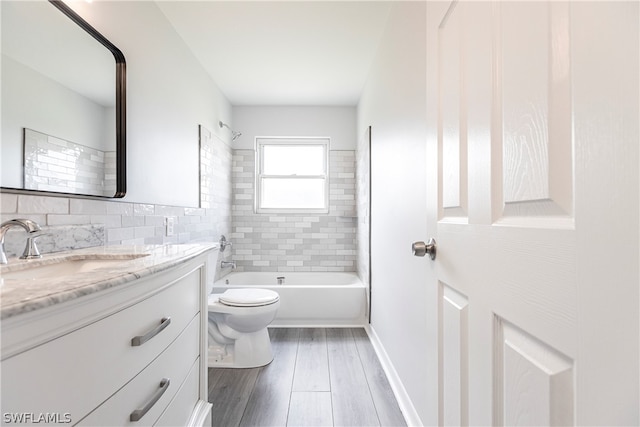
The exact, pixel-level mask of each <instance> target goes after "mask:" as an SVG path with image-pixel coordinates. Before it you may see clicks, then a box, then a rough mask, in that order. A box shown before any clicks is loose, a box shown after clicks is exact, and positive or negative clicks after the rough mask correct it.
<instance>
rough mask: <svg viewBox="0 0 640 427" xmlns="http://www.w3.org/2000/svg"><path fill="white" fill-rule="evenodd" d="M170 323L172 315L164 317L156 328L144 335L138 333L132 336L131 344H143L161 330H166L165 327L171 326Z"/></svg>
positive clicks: (133, 345)
mask: <svg viewBox="0 0 640 427" xmlns="http://www.w3.org/2000/svg"><path fill="white" fill-rule="evenodd" d="M170 323H171V318H170V317H163V318H162V321H160V324H159V325H158V326H156V327H155V328H153V330H151V331H149V332H147V333H146V334H144V335H138V336H137V337H133V338H131V346H132V347H136V346H139V345H142V344H144V343H146V342H147V341H149V340H150V339H151V338H153V337H155V336H156V335H158V334H159V333H160V332H162V331H163V330H164V328H166V327H167V326H169V324H170Z"/></svg>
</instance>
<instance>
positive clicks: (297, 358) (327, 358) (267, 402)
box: [209, 328, 406, 427]
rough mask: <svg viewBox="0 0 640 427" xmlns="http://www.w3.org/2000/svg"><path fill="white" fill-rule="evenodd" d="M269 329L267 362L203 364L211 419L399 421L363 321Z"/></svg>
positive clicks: (221, 424) (274, 426)
mask: <svg viewBox="0 0 640 427" xmlns="http://www.w3.org/2000/svg"><path fill="white" fill-rule="evenodd" d="M269 334H270V336H271V345H272V348H273V353H274V359H273V362H271V363H270V364H269V365H267V366H264V367H261V368H251V369H223V368H215V369H213V368H210V369H209V401H210V402H211V403H212V404H213V410H212V424H213V426H214V427H233V426H270V427H280V426H357V427H364V426H406V423H405V420H404V418H403V416H402V413H401V412H400V408H399V407H398V403H397V401H396V399H395V397H394V395H393V392H392V391H391V387H390V386H389V382H388V380H387V377H386V375H385V374H384V371H383V370H382V366H381V365H380V362H379V360H378V358H377V356H376V354H375V352H374V350H373V347H372V345H371V342H370V341H369V337H368V336H367V333H366V332H365V330H364V329H362V328H326V329H325V328H273V329H269Z"/></svg>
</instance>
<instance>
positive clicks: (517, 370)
mask: <svg viewBox="0 0 640 427" xmlns="http://www.w3.org/2000/svg"><path fill="white" fill-rule="evenodd" d="M495 331H496V340H495V343H496V348H495V352H496V353H495V354H496V355H495V358H494V360H495V362H496V366H495V371H496V385H495V388H494V393H495V396H494V402H495V405H496V407H495V423H496V424H497V425H507V426H566V425H571V424H573V420H574V413H573V396H574V391H573V384H574V381H575V378H574V376H573V362H572V361H571V360H570V359H567V358H566V357H565V356H563V355H562V354H560V353H558V352H557V351H555V350H554V349H552V348H550V347H548V346H547V345H545V344H544V343H542V342H540V341H538V340H537V339H535V338H534V337H532V336H531V335H529V334H527V333H526V332H523V331H522V330H520V329H518V328H517V327H515V326H513V325H511V324H509V323H508V322H506V321H503V320H502V319H500V318H498V317H496V318H495Z"/></svg>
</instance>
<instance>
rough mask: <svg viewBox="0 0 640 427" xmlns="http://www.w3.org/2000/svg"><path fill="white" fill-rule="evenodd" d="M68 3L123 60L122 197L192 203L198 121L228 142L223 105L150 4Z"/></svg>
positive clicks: (195, 185) (222, 98) (228, 107)
mask: <svg viewBox="0 0 640 427" xmlns="http://www.w3.org/2000/svg"><path fill="white" fill-rule="evenodd" d="M70 5H71V7H73V8H74V9H75V10H76V11H77V12H78V13H79V14H80V15H81V16H83V17H84V18H85V19H86V20H87V21H88V22H89V23H90V24H91V25H93V26H94V27H95V28H96V29H97V30H98V31H99V32H101V33H102V34H103V35H104V36H105V37H106V38H107V39H109V40H110V41H111V42H112V43H113V44H115V45H116V46H117V47H118V48H119V49H120V50H121V51H122V52H123V54H124V56H125V58H126V61H127V165H128V166H127V196H126V197H125V199H124V200H125V201H130V202H143V203H156V204H165V205H174V206H198V202H199V195H198V180H199V176H198V165H199V160H198V124H202V125H204V126H205V127H206V128H207V129H209V130H210V131H212V132H213V133H214V134H217V135H220V137H221V138H222V139H224V140H225V141H228V140H230V138H229V136H230V135H229V134H228V133H226V132H222V130H221V129H219V128H218V125H217V123H218V120H222V121H225V122H227V121H230V120H231V105H230V104H229V102H228V101H227V99H226V98H225V96H224V95H223V94H222V92H221V91H220V89H219V88H218V87H217V86H216V84H215V82H214V81H213V80H212V79H211V78H210V77H209V75H208V74H206V72H205V71H204V69H203V68H202V66H201V65H200V64H199V63H198V62H197V61H196V59H195V58H194V56H193V55H192V53H191V51H190V50H189V49H188V48H187V46H186V45H185V44H184V42H183V41H182V39H181V38H180V37H179V36H178V35H177V33H176V32H175V30H174V29H173V27H171V25H170V24H169V22H168V21H167V20H166V18H165V17H164V15H163V14H162V12H161V11H160V10H159V9H158V7H157V6H156V5H155V3H154V2H129V1H126V2H117V1H116V2H111V1H106V2H92V3H86V2H71V4H70ZM142 23H144V25H142Z"/></svg>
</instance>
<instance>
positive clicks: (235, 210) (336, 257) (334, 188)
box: [231, 150, 357, 271]
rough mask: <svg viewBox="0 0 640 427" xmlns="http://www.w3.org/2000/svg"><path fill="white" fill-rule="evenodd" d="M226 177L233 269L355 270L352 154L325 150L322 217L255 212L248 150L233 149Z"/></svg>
mask: <svg viewBox="0 0 640 427" xmlns="http://www.w3.org/2000/svg"><path fill="white" fill-rule="evenodd" d="M232 175H233V178H232V182H233V195H234V198H233V203H232V223H233V233H232V235H231V238H232V241H233V244H234V246H233V253H234V255H233V259H234V260H235V261H236V263H237V266H238V270H240V271H356V256H357V254H356V227H357V218H355V215H356V196H355V194H356V190H355V152H354V151H352V150H345V151H336V150H332V151H330V155H329V213H328V214H322V215H319V214H296V215H293V214H279V215H271V214H256V213H255V212H254V185H255V152H254V151H253V150H234V153H233V168H232Z"/></svg>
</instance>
